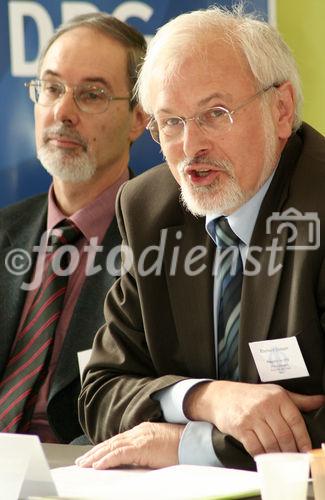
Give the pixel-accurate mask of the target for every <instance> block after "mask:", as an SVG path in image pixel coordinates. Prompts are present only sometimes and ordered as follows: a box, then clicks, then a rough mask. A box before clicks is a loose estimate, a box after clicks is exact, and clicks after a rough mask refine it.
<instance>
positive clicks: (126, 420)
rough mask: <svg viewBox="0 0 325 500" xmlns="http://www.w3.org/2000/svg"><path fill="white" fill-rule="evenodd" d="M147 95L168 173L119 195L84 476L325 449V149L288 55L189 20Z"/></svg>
mask: <svg viewBox="0 0 325 500" xmlns="http://www.w3.org/2000/svg"><path fill="white" fill-rule="evenodd" d="M138 95H139V99H140V102H141V104H142V106H143V109H144V110H145V111H146V112H147V113H148V114H150V115H151V120H150V122H149V124H148V128H149V131H150V132H151V135H152V137H153V139H154V140H155V141H157V142H158V143H159V144H160V145H161V149H162V152H163V154H164V156H165V158H166V161H167V164H168V166H166V165H163V166H159V167H157V168H155V169H151V170H150V171H149V172H147V173H145V174H143V175H142V176H140V177H138V178H136V179H132V180H131V181H130V182H129V183H128V184H127V185H126V186H125V187H124V188H123V189H122V190H121V192H120V194H119V199H118V203H117V207H118V221H119V227H120V230H121V234H122V238H123V242H124V243H125V244H126V245H129V247H130V248H131V250H132V256H133V262H132V263H130V262H128V263H127V264H128V265H125V267H126V269H125V274H123V275H122V276H121V278H120V279H119V280H118V281H117V282H116V283H115V284H114V286H113V287H112V289H111V290H110V292H109V293H108V295H107V298H106V302H105V316H106V325H105V326H104V327H103V328H102V329H100V330H99V332H98V333H97V335H96V337H95V341H94V346H93V350H92V356H91V360H90V363H89V365H88V367H87V369H86V373H85V378H84V382H83V386H82V391H81V395H80V403H79V411H80V421H81V423H82V426H83V429H84V430H85V432H86V434H87V435H88V436H90V438H91V440H92V441H93V442H95V443H98V444H97V446H95V447H94V448H93V449H92V450H91V451H90V452H89V453H88V454H87V455H85V456H83V457H80V458H79V460H78V461H77V463H78V464H79V465H81V466H83V467H95V468H97V469H104V468H110V467H115V466H119V465H121V464H127V463H128V464H137V465H140V466H149V467H163V466H167V465H174V464H178V463H183V464H184V463H187V464H189V463H190V464H203V465H213V466H219V467H222V466H226V467H237V468H238V467H239V468H254V467H255V465H254V459H253V457H254V456H255V455H256V454H259V453H268V452H280V451H283V452H306V451H308V450H310V449H311V447H316V448H317V447H320V445H321V443H322V442H323V441H325V398H324V392H325V387H324V381H325V376H324V374H325V372H324V370H325V338H324V331H325V260H324V255H325V251H324V250H325V248H324V245H325V239H324V221H325V203H324V185H325V184H324V181H325V140H324V137H323V136H322V135H321V134H319V133H318V132H317V131H315V130H314V129H313V128H312V127H310V126H309V125H307V124H305V123H302V122H301V118H300V113H301V104H302V95H301V88H300V83H299V77H298V73H297V69H296V65H295V61H294V59H293V56H292V54H291V52H290V50H289V48H288V47H287V45H286V44H285V43H284V41H283V40H282V38H281V36H280V35H279V34H278V33H277V31H276V30H275V29H274V28H272V27H271V26H270V25H268V24H267V23H265V22H262V21H260V20H258V19H254V18H252V17H250V16H246V15H245V14H244V13H242V12H241V11H240V10H237V11H234V12H232V11H225V10H222V9H220V8H217V7H215V8H210V9H207V10H201V11H195V12H191V13H187V14H183V15H180V16H178V17H177V18H175V19H173V20H172V21H170V22H169V23H167V24H166V25H165V26H163V27H162V28H161V29H160V30H158V32H157V34H156V35H155V36H154V38H153V39H152V41H151V42H150V44H149V47H148V51H147V55H146V58H145V61H144V64H143V66H142V69H141V72H140V76H139V80H138ZM180 198H181V200H180ZM139 220H141V221H142V223H141V224H140V225H139V223H138V222H139ZM149 249H151V251H150V252H149ZM157 253H158V256H159V258H161V263H159V264H161V265H159V266H158V264H155V259H156V257H157ZM149 271H151V272H149ZM262 382H263V383H262Z"/></svg>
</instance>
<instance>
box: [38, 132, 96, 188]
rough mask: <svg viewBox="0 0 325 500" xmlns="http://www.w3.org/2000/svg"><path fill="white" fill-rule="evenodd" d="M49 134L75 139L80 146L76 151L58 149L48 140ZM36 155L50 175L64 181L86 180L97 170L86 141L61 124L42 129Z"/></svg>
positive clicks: (76, 181)
mask: <svg viewBox="0 0 325 500" xmlns="http://www.w3.org/2000/svg"><path fill="white" fill-rule="evenodd" d="M51 135H57V136H62V137H63V136H64V137H68V138H71V139H72V140H73V139H74V140H77V141H78V143H79V144H80V148H78V151H76V150H70V149H64V148H63V149H59V148H57V147H55V146H53V145H52V144H51V143H50V142H49V138H50V137H51ZM37 157H38V159H39V160H40V162H41V163H42V165H43V167H44V168H45V170H47V171H48V173H49V174H50V175H52V176H54V177H58V178H59V179H61V180H62V181H66V182H73V183H78V182H85V181H88V180H89V179H91V178H92V176H93V175H94V173H95V172H96V170H97V164H96V160H95V158H94V157H93V156H92V155H91V153H90V152H89V150H88V147H87V143H86V141H85V140H84V139H83V138H82V137H81V136H80V134H79V133H78V132H76V131H74V130H71V129H70V127H68V126H66V125H63V124H62V125H54V126H52V127H49V128H47V129H46V130H45V131H44V134H43V145H42V146H41V147H40V148H39V149H38V151H37Z"/></svg>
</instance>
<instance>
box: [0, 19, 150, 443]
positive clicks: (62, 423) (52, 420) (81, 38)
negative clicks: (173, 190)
mask: <svg viewBox="0 0 325 500" xmlns="http://www.w3.org/2000/svg"><path fill="white" fill-rule="evenodd" d="M145 50H146V42H145V39H144V37H143V35H141V34H140V33H139V32H137V31H136V30H135V29H133V28H132V27H130V26H128V25H127V24H125V23H122V22H121V21H119V20H117V19H116V18H114V17H112V16H109V15H108V14H104V13H96V14H86V15H82V16H78V17H75V18H73V19H72V20H70V21H69V22H67V23H66V24H64V25H62V26H60V27H59V28H58V30H57V31H56V32H55V34H54V35H53V37H52V38H51V39H50V40H49V42H48V44H47V46H46V47H45V50H44V52H43V54H42V56H41V59H40V62H39V73H38V77H37V79H35V80H32V81H30V82H28V83H27V84H26V87H28V91H29V96H30V98H31V100H32V101H33V102H34V104H35V138H36V149H37V156H38V158H39V160H40V162H41V163H42V165H43V167H44V168H45V169H46V170H47V171H48V172H49V173H50V174H51V176H52V177H53V182H52V185H51V187H50V189H49V192H48V193H47V194H43V195H40V196H36V197H33V198H30V199H28V200H26V201H23V202H21V203H19V204H16V205H13V206H10V207H7V208H5V209H2V210H1V211H0V228H1V231H0V235H1V236H0V248H1V252H2V259H1V268H0V279H1V283H2V287H1V292H0V294H1V297H0V318H1V349H0V431H1V432H23V433H32V434H37V435H38V436H39V437H40V439H41V441H44V442H62V443H66V442H70V441H71V440H73V439H74V438H76V437H77V436H79V435H80V434H82V430H81V428H80V424H79V422H78V413H77V397H78V394H79V391H80V374H79V368H78V359H77V353H78V352H79V351H85V350H88V349H90V348H91V346H92V341H93V337H94V334H95V332H96V331H97V329H98V327H99V326H100V325H101V324H102V322H103V315H102V304H103V301H104V296H105V294H106V292H107V289H108V288H110V286H111V285H112V283H113V281H114V279H115V277H116V274H117V273H118V270H119V262H118V260H119V259H118V257H117V250H118V246H119V244H120V240H121V238H120V234H119V231H118V227H117V222H116V218H115V209H114V207H115V198H116V194H117V191H118V189H119V187H120V186H121V185H122V184H123V183H124V182H126V181H127V180H128V179H129V177H130V171H129V169H128V162H129V153H130V147H131V145H132V143H133V142H134V141H135V140H136V139H137V138H138V137H139V136H140V135H141V134H142V132H143V130H144V127H145V122H146V115H145V114H144V113H143V111H142V109H141V108H140V106H139V104H138V103H137V100H136V99H135V98H134V96H133V87H134V84H135V82H136V80H137V72H138V68H139V66H140V64H141V61H142V59H143V56H144V54H145ZM66 230H67V231H66ZM69 231H70V234H72V233H74V235H73V238H74V239H75V240H76V243H75V246H72V247H71V243H70V242H72V240H70V239H69V238H70V236H69V238H68V236H67V235H68V232H69ZM71 231H72V233H71ZM52 233H53V235H54V237H56V238H57V239H56V240H55V239H53V236H52ZM50 234H51V236H50V237H49V235H50ZM58 239H59V240H58ZM55 241H56V242H58V241H59V244H61V245H64V244H68V245H69V246H67V247H66V248H65V247H64V246H63V247H62V246H61V248H59V249H57V250H55V246H54V245H55V244H57V243H55ZM53 248H54V250H53ZM51 249H52V251H53V258H52V256H51V254H50V253H48V254H45V251H47V252H50V251H51ZM62 250H63V252H62ZM17 251H20V254H19V256H18V257H17V255H16V252H17ZM60 251H61V257H62V260H61V261H60V260H59V263H63V262H66V263H65V264H64V265H63V264H62V268H60V267H59V268H58V269H55V266H54V264H55V260H54V255H58V253H57V254H56V252H60ZM64 252H66V254H65V253H64ZM69 255H70V256H71V259H70V260H69V259H66V257H67V256H68V257H69ZM110 256H111V259H109V257H110ZM20 257H21V259H24V258H25V259H27V261H28V262H29V265H28V266H27V267H26V268H25V269H23V267H24V265H23V263H22V261H21V260H19V258H20ZM58 258H59V257H58ZM17 259H18V260H19V263H22V266H21V267H20V268H19V269H18V267H19V265H18V267H17V266H16V267H15V266H14V265H12V263H13V262H16V263H18V260H17ZM50 263H51V267H50ZM67 265H68V267H66V266H67ZM52 266H53V274H51V275H50V274H48V270H49V269H52ZM60 271H63V272H61V273H60ZM64 273H65V274H64ZM64 276H66V278H65V277H64ZM61 278H62V280H61ZM63 280H65V281H64V284H63ZM51 283H52V284H51ZM54 284H60V287H61V288H57V289H56V290H54ZM52 287H53V288H52ZM47 294H48V295H47ZM47 297H48V298H47ZM60 297H62V299H60V302H59V298H60Z"/></svg>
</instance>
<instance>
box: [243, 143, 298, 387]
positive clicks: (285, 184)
mask: <svg viewBox="0 0 325 500" xmlns="http://www.w3.org/2000/svg"><path fill="white" fill-rule="evenodd" d="M301 147H302V144H301V139H300V138H299V137H298V136H297V135H296V134H295V135H294V136H292V138H291V139H290V140H289V142H288V144H287V146H286V148H285V150H284V151H283V153H282V157H281V160H280V163H279V165H278V167H277V170H276V172H275V175H274V178H273V180H272V182H271V185H270V187H269V190H268V192H267V194H266V196H265V198H264V200H263V203H262V206H261V209H260V212H259V215H258V218H257V221H256V224H255V228H254V231H253V235H252V240H251V243H250V248H251V249H252V256H253V257H254V258H255V259H256V260H255V261H254V262H252V261H250V259H248V260H247V262H246V266H245V276H244V280H243V291H242V303H241V318H240V336H239V370H240V377H241V380H243V381H246V380H247V381H250V382H258V380H259V376H258V373H257V370H256V366H255V363H254V362H253V360H252V355H251V352H250V349H249V345H248V343H249V342H256V341H261V340H266V339H267V338H268V334H269V330H270V328H271V322H272V316H273V310H274V306H275V303H276V299H277V294H278V288H279V285H280V281H281V276H282V269H283V265H284V258H285V254H286V247H287V240H288V227H287V226H284V227H283V229H281V227H280V224H281V220H280V219H279V217H281V210H282V208H283V206H284V204H285V202H286V200H287V198H288V195H289V186H290V180H291V177H292V175H293V172H294V170H295V168H296V164H297V161H298V157H299V155H300V152H301ZM254 248H255V250H254ZM247 272H248V273H247Z"/></svg>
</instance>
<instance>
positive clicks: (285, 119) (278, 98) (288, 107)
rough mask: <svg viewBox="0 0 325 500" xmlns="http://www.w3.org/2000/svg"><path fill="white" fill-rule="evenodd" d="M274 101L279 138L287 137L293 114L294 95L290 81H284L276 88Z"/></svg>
mask: <svg viewBox="0 0 325 500" xmlns="http://www.w3.org/2000/svg"><path fill="white" fill-rule="evenodd" d="M274 102H275V104H274V113H275V120H276V121H275V123H276V127H277V132H278V137H279V139H288V138H289V137H290V135H291V134H292V125H293V121H294V114H295V95H294V90H293V86H292V83H290V82H284V83H282V84H281V85H279V87H277V88H276V94H275V100H274Z"/></svg>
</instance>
